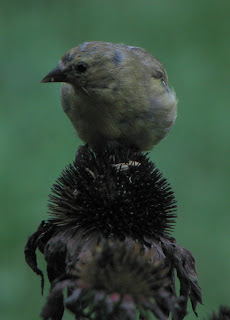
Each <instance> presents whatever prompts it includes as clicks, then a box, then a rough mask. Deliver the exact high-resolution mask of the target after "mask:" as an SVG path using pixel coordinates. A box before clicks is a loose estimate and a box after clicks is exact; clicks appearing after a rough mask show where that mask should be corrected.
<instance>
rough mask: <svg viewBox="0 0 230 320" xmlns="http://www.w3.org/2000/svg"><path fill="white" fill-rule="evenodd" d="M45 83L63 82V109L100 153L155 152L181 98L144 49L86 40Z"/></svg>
mask: <svg viewBox="0 0 230 320" xmlns="http://www.w3.org/2000/svg"><path fill="white" fill-rule="evenodd" d="M41 82H42V83H51V82H63V84H62V86H61V103H62V107H63V110H64V112H65V113H66V115H67V116H68V117H69V119H70V121H71V122H72V124H73V127H74V128H75V130H76V131H77V134H78V136H79V137H80V139H81V140H82V141H83V142H85V143H86V144H87V145H88V146H89V147H90V149H92V150H93V151H94V152H100V151H103V150H104V149H105V148H106V147H107V146H116V145H121V146H123V147H126V148H130V149H135V150H137V151H141V152H142V151H148V150H152V149H153V147H154V146H155V145H156V144H158V143H159V142H160V141H161V140H162V139H164V138H165V137H166V136H167V134H168V132H169V131H170V129H171V128H172V126H173V125H174V122H175V119H176V115H177V98H176V94H175V91H174V90H170V88H169V86H168V76H167V73H166V71H165V69H164V67H163V64H162V63H161V62H160V61H159V60H157V59H156V58H155V57H154V56H153V55H151V54H150V53H148V52H147V51H146V50H144V49H142V48H140V47H135V46H127V45H125V44H114V43H109V42H101V41H90V42H84V43H83V44H80V45H79V46H77V47H74V48H72V49H70V50H69V51H68V52H66V53H65V54H64V55H63V56H62V58H61V60H60V61H59V63H58V65H57V66H56V67H55V68H54V69H53V70H52V71H50V72H49V73H48V74H47V75H46V76H45V77H44V78H43V80H42V81H41Z"/></svg>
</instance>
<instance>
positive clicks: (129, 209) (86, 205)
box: [49, 146, 176, 241]
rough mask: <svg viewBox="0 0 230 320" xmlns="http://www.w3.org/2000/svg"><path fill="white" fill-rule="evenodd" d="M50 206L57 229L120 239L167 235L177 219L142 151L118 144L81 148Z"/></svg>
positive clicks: (169, 193)
mask: <svg viewBox="0 0 230 320" xmlns="http://www.w3.org/2000/svg"><path fill="white" fill-rule="evenodd" d="M119 164H120V165H119ZM124 166H126V170H124ZM49 209H50V214H51V216H50V219H49V221H50V222H51V223H54V224H56V225H58V226H60V227H66V228H74V229H75V230H77V229H83V230H84V231H85V233H89V234H91V233H93V232H95V231H96V232H100V233H101V234H102V235H103V236H104V237H109V236H116V237H118V238H119V239H121V240H124V239H125V237H127V236H129V237H132V238H133V239H137V240H139V241H144V239H145V238H151V237H154V238H157V237H159V236H168V235H169V231H170V230H171V229H172V226H173V224H174V222H175V217H176V201H175V197H174V194H173V191H172V189H171V187H170V185H169V183H168V182H167V180H166V179H165V178H164V177H163V176H162V174H161V173H160V172H159V170H158V169H157V168H156V167H155V165H154V164H153V163H152V162H151V161H150V159H149V158H148V157H147V155H143V154H142V153H140V152H135V151H131V150H129V149H124V148H121V147H116V148H113V149H112V150H105V151H104V152H103V153H100V154H97V155H95V154H94V153H93V152H92V151H90V149H89V148H88V147H86V146H85V147H81V148H80V149H79V151H78V154H77V157H76V160H75V162H74V164H73V165H69V166H68V167H67V168H66V169H65V170H64V171H63V172H62V174H61V176H60V177H59V179H58V180H57V182H56V183H55V184H54V185H53V188H52V193H51V195H50V203H49Z"/></svg>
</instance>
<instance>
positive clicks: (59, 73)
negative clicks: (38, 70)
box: [41, 66, 66, 83]
mask: <svg viewBox="0 0 230 320" xmlns="http://www.w3.org/2000/svg"><path fill="white" fill-rule="evenodd" d="M65 80H66V76H65V74H64V72H63V70H62V69H61V68H60V67H59V66H57V67H56V68H54V69H53V70H51V71H50V72H49V73H48V74H47V75H46V76H45V77H44V78H43V79H42V80H41V83H49V82H65Z"/></svg>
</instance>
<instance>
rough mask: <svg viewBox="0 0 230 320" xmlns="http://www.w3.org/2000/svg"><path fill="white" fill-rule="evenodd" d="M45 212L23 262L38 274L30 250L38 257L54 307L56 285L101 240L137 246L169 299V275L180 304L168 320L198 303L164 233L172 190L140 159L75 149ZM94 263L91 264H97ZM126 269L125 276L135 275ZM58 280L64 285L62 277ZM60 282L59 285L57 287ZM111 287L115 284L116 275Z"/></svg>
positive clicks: (187, 262)
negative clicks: (160, 270) (161, 268)
mask: <svg viewBox="0 0 230 320" xmlns="http://www.w3.org/2000/svg"><path fill="white" fill-rule="evenodd" d="M49 209H50V218H49V219H48V220H47V221H46V222H42V223H41V225H40V226H39V228H38V230H37V231H36V232H35V233H34V234H33V235H32V236H31V237H30V238H29V240H28V242H27V245H26V247H25V256H26V261H27V263H28V264H29V265H30V267H31V268H32V269H33V270H34V271H35V272H36V273H37V274H39V275H41V276H42V272H41V271H40V270H39V269H38V267H37V261H36V249H37V248H38V249H39V250H40V251H41V252H42V253H43V254H44V257H45V259H46V262H47V273H48V277H49V280H50V282H51V284H52V288H54V287H53V286H54V285H55V283H56V285H55V290H54V291H53V292H56V293H57V292H58V294H57V296H58V297H59V299H60V301H61V300H62V293H60V290H59V291H58V290H57V288H59V289H61V291H62V288H63V285H64V284H65V285H67V284H68V283H69V282H68V281H69V280H71V281H72V280H73V279H72V277H76V275H75V274H74V275H73V272H72V267H73V266H74V268H75V269H77V268H78V266H81V265H82V261H85V259H86V258H87V257H90V256H91V253H92V251H93V250H94V248H95V247H96V246H97V245H98V244H99V243H101V241H102V239H109V240H110V241H112V242H116V241H118V240H120V241H123V243H124V244H127V243H131V244H132V245H133V243H136V242H138V243H139V244H140V246H141V250H142V252H143V253H144V255H145V256H146V255H148V259H149V264H150V265H151V264H153V265H154V266H156V265H155V264H156V263H157V262H160V263H163V264H165V263H166V264H167V267H168V269H167V270H168V279H169V280H170V288H171V289H170V290H171V292H172V293H173V294H174V296H176V288H175V275H174V272H175V270H176V272H177V276H178V279H179V282H180V296H181V297H182V296H183V299H181V300H180V301H179V302H178V304H179V308H178V309H177V310H175V313H174V319H175V320H178V319H183V318H184V316H185V315H186V310H187V302H188V300H189V299H190V300H191V302H192V306H193V310H194V312H195V310H196V305H197V302H199V303H202V299H201V289H200V288H199V285H198V278H197V273H196V268H195V260H194V258H193V256H192V254H191V253H190V252H189V251H188V250H186V249H184V248H182V247H180V246H179V245H178V244H177V242H176V241H175V239H173V238H172V237H171V235H170V231H171V229H172V227H173V224H174V222H175V217H176V201H175V197H174V194H173V191H172V189H171V187H170V186H169V184H168V182H167V180H166V179H165V178H163V176H162V174H161V173H160V172H159V171H158V169H156V167H155V165H154V164H153V163H152V162H151V161H150V159H149V158H148V157H147V155H143V154H142V153H140V152H136V151H133V150H129V149H125V148H121V147H114V148H111V149H107V150H105V151H104V152H103V153H101V154H94V153H93V152H91V151H90V149H89V148H88V147H87V146H84V147H80V149H79V151H78V153H77V156H76V159H75V161H74V164H73V165H70V166H68V167H67V168H66V169H65V170H64V171H63V172H62V174H61V176H60V178H59V179H58V180H57V182H56V183H55V184H54V186H53V188H52V194H51V195H50V202H49ZM132 245H131V246H132ZM107 251H108V250H107ZM107 251H106V252H107ZM115 251H116V250H115ZM95 254H96V253H95ZM113 254H114V256H115V252H114V253H113ZM116 255H117V253H116ZM94 257H95V256H94ZM126 257H127V255H126ZM95 259H96V258H95ZM95 259H94V260H92V263H94V262H98V261H99V260H97V259H96V260H95ZM118 260H119V259H118ZM93 261H94V262H93ZM135 261H136V260H135ZM126 262H128V259H126ZM108 266H109V265H108ZM95 268H96V266H95ZM102 269H103V268H102ZM85 270H86V269H85ZM97 270H98V269H97ZM123 270H126V269H125V268H124V269H123ZM133 270H134V271H133V273H131V274H132V275H134V273H135V270H136V271H137V270H139V269H135V268H134V269H133ZM147 270H148V268H147ZM110 271H111V272H112V269H111V268H110ZM93 272H94V270H92V273H93ZM97 273H98V275H99V272H98V271H97ZM66 275H68V277H69V276H70V277H71V279H69V280H68V279H66V278H65V277H66ZM88 275H89V273H88ZM108 275H109V273H108ZM62 277H64V278H65V282H64V284H63V282H60V279H61V278H62ZM82 277H83V273H82ZM82 280H83V278H82ZM57 281H58V282H57ZM63 281H64V280H63ZM66 281H67V282H66ZM116 281H118V282H119V281H120V280H119V275H118V273H117V279H116ZM42 284H43V283H42ZM110 284H112V283H111V282H110ZM91 285H92V281H91ZM78 286H79V282H78ZM52 290H53V289H52ZM114 290H115V289H113V291H114ZM146 292H147V291H146V289H145V293H146ZM133 295H134V294H133ZM50 297H51V298H50V299H51V300H49V301H54V300H55V299H54V297H55V296H54V295H51V296H50ZM52 299H54V300H52ZM68 301H69V300H68ZM49 303H50V302H49ZM49 305H50V304H49ZM58 306H62V304H61V303H60V304H59V303H56V302H55V303H53V310H54V312H55V310H56V312H57V317H56V318H55V317H54V318H53V319H55V320H58V319H61V317H62V313H63V310H64V309H63V308H64V307H63V306H62V307H60V308H61V309H60V310H59V309H58Z"/></svg>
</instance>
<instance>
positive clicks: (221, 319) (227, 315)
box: [209, 306, 230, 320]
mask: <svg viewBox="0 0 230 320" xmlns="http://www.w3.org/2000/svg"><path fill="white" fill-rule="evenodd" d="M209 320H230V307H227V306H220V308H219V311H218V312H213V313H212V315H211V316H210V317H209Z"/></svg>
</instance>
